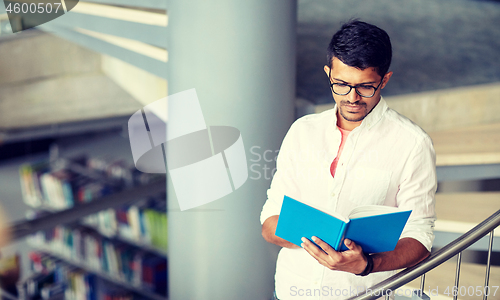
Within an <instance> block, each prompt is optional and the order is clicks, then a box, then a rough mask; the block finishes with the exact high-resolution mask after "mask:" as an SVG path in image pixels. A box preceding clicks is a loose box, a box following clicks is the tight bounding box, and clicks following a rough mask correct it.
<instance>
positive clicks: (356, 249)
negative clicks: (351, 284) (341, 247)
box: [301, 236, 367, 274]
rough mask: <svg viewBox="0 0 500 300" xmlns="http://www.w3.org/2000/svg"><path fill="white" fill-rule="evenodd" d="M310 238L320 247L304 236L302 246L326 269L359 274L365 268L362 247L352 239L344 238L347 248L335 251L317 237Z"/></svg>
mask: <svg viewBox="0 0 500 300" xmlns="http://www.w3.org/2000/svg"><path fill="white" fill-rule="evenodd" d="M312 240H313V241H314V243H316V245H318V246H319V247H320V248H318V247H317V246H316V245H314V243H312V242H311V241H310V240H308V239H307V238H304V237H303V238H302V245H301V246H302V248H304V249H305V250H306V251H307V252H308V253H309V254H310V255H311V256H312V257H314V258H315V259H316V260H317V261H318V262H319V263H320V264H322V265H323V266H325V267H327V268H328V269H330V270H338V271H344V272H350V273H353V274H360V273H361V272H363V271H364V270H365V268H366V264H367V260H366V257H365V255H364V254H363V249H361V246H359V245H357V244H356V243H354V242H353V241H351V240H349V239H345V240H344V244H345V245H346V246H347V248H349V250H346V251H343V252H337V251H335V249H333V248H332V247H331V246H330V245H328V244H327V243H325V242H323V241H322V240H321V239H320V238H318V237H315V236H313V237H312Z"/></svg>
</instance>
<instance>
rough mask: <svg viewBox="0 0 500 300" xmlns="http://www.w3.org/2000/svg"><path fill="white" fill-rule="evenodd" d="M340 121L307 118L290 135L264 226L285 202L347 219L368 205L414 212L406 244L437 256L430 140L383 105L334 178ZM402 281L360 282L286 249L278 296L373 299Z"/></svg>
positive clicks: (352, 138) (358, 132) (381, 275)
mask: <svg viewBox="0 0 500 300" xmlns="http://www.w3.org/2000/svg"><path fill="white" fill-rule="evenodd" d="M336 113H337V106H335V107H334V108H333V109H331V110H328V111H325V112H323V113H320V114H314V115H307V116H305V117H302V118H300V119H298V120H297V121H295V123H294V124H293V125H292V126H291V127H290V130H289V131H288V133H287V135H286V137H285V139H284V140H283V144H282V145H281V149H280V152H279V155H278V159H277V171H276V173H275V175H274V177H273V180H272V183H271V187H270V189H269V190H268V192H267V196H268V199H267V201H266V203H265V204H264V207H263V209H262V213H261V216H260V221H261V223H264V221H265V220H266V219H267V218H269V217H270V216H273V215H279V214H280V209H281V204H282V202H283V196H284V195H287V196H290V197H292V198H294V199H296V200H299V201H301V202H303V203H306V204H308V205H311V206H313V207H316V208H319V209H321V210H323V211H326V212H336V213H340V214H342V215H344V216H346V217H347V216H348V214H349V212H350V211H351V210H352V209H353V208H355V207H357V206H360V205H373V204H375V205H387V206H393V207H399V208H401V209H402V210H412V213H411V215H410V218H409V220H408V223H407V224H406V226H405V229H404V230H403V233H402V235H401V238H404V237H411V238H414V239H416V240H418V241H419V242H420V243H422V245H424V246H425V247H426V248H427V249H428V250H429V251H430V249H431V246H432V242H433V239H434V235H433V227H434V221H435V219H436V218H435V209H434V204H435V200H434V194H435V191H436V187H437V183H436V163H435V161H436V160H435V153H434V148H433V146H432V141H431V139H430V137H429V136H428V135H427V134H426V133H425V132H424V131H423V130H422V129H421V128H420V127H418V126H417V125H415V124H414V123H412V122H411V121H410V120H409V119H407V118H405V117H404V116H401V115H400V114H398V113H397V112H396V111H394V110H392V109H390V108H388V106H387V103H386V102H385V101H384V99H383V98H382V99H380V102H379V103H378V104H377V105H376V106H375V107H374V109H373V110H372V111H371V112H370V113H369V114H368V115H367V116H366V117H365V119H364V120H363V121H362V123H361V125H360V126H358V127H356V128H355V129H354V130H352V132H351V133H350V134H349V136H348V137H347V140H346V142H345V146H344V149H343V152H342V155H341V156H340V159H339V161H338V165H337V170H336V172H335V178H333V177H332V175H331V174H330V164H331V163H332V161H333V160H334V159H335V157H336V155H337V152H338V150H339V146H340V142H341V133H340V131H339V129H338V128H337V126H336V124H337V117H336ZM308 238H310V237H308ZM394 273H395V271H389V272H377V273H372V274H370V275H368V276H366V277H360V276H356V275H354V274H351V273H347V272H342V271H332V270H329V269H328V268H326V267H324V266H322V265H321V264H319V263H318V262H317V261H316V259H314V258H313V257H312V256H311V255H309V254H308V253H307V252H306V251H305V250H304V249H302V248H300V249H289V248H282V249H281V251H280V253H279V256H278V261H277V265H276V275H275V284H276V285H275V287H276V294H277V297H278V298H279V299H280V300H286V299H344V298H349V297H351V296H355V295H356V293H359V294H362V293H365V292H369V290H366V289H367V288H369V287H371V286H372V285H374V284H376V283H378V282H380V281H382V280H383V279H385V278H387V277H389V276H390V275H392V274H394ZM363 291H364V292H363Z"/></svg>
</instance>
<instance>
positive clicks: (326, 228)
mask: <svg viewBox="0 0 500 300" xmlns="http://www.w3.org/2000/svg"><path fill="white" fill-rule="evenodd" d="M362 208H363V209H365V210H366V211H370V210H373V211H376V214H375V215H368V216H361V217H354V218H352V219H350V220H349V219H347V218H345V219H344V218H342V217H340V216H337V217H335V216H332V215H330V214H328V213H325V212H323V211H321V210H318V209H316V208H314V207H311V206H309V205H307V204H304V203H302V202H300V201H297V200H295V199H292V198H290V197H287V196H285V198H284V199H283V205H282V207H281V212H280V216H279V219H278V224H277V226H276V232H275V234H276V236H279V237H281V238H283V239H285V240H287V241H289V242H291V243H293V244H295V245H297V246H300V244H301V243H302V241H301V238H302V237H306V238H308V239H309V240H310V239H311V237H312V236H317V237H319V238H320V239H322V240H323V241H325V242H326V243H328V244H329V245H330V246H331V247H332V248H334V249H335V250H336V251H345V250H348V248H347V247H346V246H345V245H344V242H343V241H344V239H345V238H348V239H350V240H352V241H354V242H355V243H356V244H358V245H360V246H361V247H362V248H363V251H364V252H366V253H378V252H385V251H391V250H394V248H395V247H396V244H397V242H398V240H399V237H400V236H401V232H402V231H403V228H404V226H405V224H406V222H407V220H408V218H409V217H410V214H411V211H400V210H398V209H397V208H393V207H386V206H374V205H371V206H366V207H362ZM357 210H361V209H357ZM380 211H382V213H381V212H380ZM384 211H385V213H384ZM366 214H367V213H365V214H359V213H358V214H357V215H366Z"/></svg>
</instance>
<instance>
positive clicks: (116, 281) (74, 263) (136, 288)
mask: <svg viewBox="0 0 500 300" xmlns="http://www.w3.org/2000/svg"><path fill="white" fill-rule="evenodd" d="M32 246H33V247H35V248H36V249H37V251H39V252H41V253H44V254H45V255H48V256H50V257H52V258H54V259H56V260H58V261H61V262H63V263H65V264H69V265H72V266H74V267H77V268H79V269H82V270H84V271H86V272H88V273H92V274H94V275H96V276H98V277H99V278H101V279H104V280H105V281H108V282H110V283H112V284H115V285H117V286H120V287H123V288H124V289H125V290H130V291H132V292H134V293H136V294H138V295H141V296H144V297H146V298H148V299H153V300H165V299H167V298H166V297H165V296H162V295H158V294H156V293H153V292H150V291H147V290H145V289H143V288H141V287H140V286H135V285H132V284H130V283H129V282H126V281H123V280H121V279H119V278H116V277H113V276H111V275H109V274H107V273H105V272H102V271H100V270H97V269H92V268H89V267H88V266H87V265H85V264H83V263H81V262H79V261H76V260H73V259H70V258H67V257H63V256H61V255H58V254H56V253H54V252H52V251H51V250H49V249H44V247H43V246H40V245H32Z"/></svg>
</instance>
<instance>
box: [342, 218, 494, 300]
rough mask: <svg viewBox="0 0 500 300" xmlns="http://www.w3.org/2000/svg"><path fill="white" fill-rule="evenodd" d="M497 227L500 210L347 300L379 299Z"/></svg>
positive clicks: (459, 251)
mask: <svg viewBox="0 0 500 300" xmlns="http://www.w3.org/2000/svg"><path fill="white" fill-rule="evenodd" d="M499 225H500V210H498V211H497V212H495V213H494V214H492V215H491V216H490V217H488V218H487V219H485V220H484V221H483V222H481V223H479V224H478V225H477V226H476V227H474V228H472V229H471V230H469V231H468V232H466V233H465V234H463V235H462V236H460V237H458V238H457V239H455V240H454V241H452V242H451V243H449V244H448V245H446V246H444V247H443V248H441V249H439V250H438V251H436V252H435V253H433V254H431V255H430V256H429V257H427V258H426V259H424V260H423V261H422V262H420V263H419V264H417V265H415V266H413V267H411V268H407V269H405V270H403V271H401V272H399V273H397V274H395V275H393V276H391V277H389V278H387V279H386V280H384V281H382V282H380V283H378V284H376V285H374V286H372V287H371V288H369V290H370V293H364V294H362V295H358V296H354V297H351V298H349V299H348V300H371V299H377V298H380V296H381V295H387V294H390V293H391V292H392V291H395V290H396V289H397V288H399V287H401V286H403V285H404V284H406V283H408V282H410V281H412V280H414V279H415V278H417V277H419V276H421V275H423V274H425V273H427V272H429V271H430V270H432V269H434V268H435V267H437V266H439V265H440V264H442V263H444V262H446V261H447V260H448V259H450V258H451V257H453V256H455V255H457V254H458V253H461V252H462V251H463V250H464V249H466V248H468V247H469V246H471V245H472V244H474V243H475V242H477V241H478V240H479V239H481V238H482V237H484V236H485V235H487V234H488V233H490V232H492V231H493V230H494V229H495V228H496V227H497V226H499ZM490 246H491V245H490Z"/></svg>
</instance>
